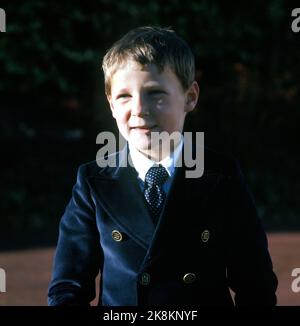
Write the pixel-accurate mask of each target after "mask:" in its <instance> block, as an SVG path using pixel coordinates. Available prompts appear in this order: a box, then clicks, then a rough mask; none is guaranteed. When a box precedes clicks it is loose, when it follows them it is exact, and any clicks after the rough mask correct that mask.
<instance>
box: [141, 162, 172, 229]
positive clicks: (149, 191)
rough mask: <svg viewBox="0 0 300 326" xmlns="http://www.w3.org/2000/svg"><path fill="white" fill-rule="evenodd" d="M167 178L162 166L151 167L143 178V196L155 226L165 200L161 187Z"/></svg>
mask: <svg viewBox="0 0 300 326" xmlns="http://www.w3.org/2000/svg"><path fill="white" fill-rule="evenodd" d="M168 177H169V175H168V172H167V170H166V169H165V168H164V167H163V166H162V165H158V166H152V167H151V168H150V169H149V170H148V172H147V173H146V176H145V191H144V196H145V199H146V202H147V206H148V208H149V211H150V213H151V216H152V218H153V221H154V223H155V224H156V223H157V221H158V218H159V216H160V213H161V210H162V207H163V203H164V200H165V198H166V194H165V192H164V190H163V188H162V186H163V184H164V183H165V182H166V181H167V179H168Z"/></svg>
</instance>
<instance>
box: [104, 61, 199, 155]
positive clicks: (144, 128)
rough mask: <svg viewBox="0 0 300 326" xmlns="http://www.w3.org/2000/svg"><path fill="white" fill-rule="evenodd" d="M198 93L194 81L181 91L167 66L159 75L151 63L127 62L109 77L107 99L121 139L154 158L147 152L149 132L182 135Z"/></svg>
mask: <svg viewBox="0 0 300 326" xmlns="http://www.w3.org/2000/svg"><path fill="white" fill-rule="evenodd" d="M198 94H199V89H198V85H197V83H196V82H193V84H192V85H191V87H190V88H189V89H188V90H187V91H184V90H183V88H182V86H181V84H180V81H179V80H178V78H177V76H176V75H175V74H174V73H173V71H172V70H171V69H170V68H168V67H166V68H165V69H164V70H163V71H162V72H160V71H159V70H158V68H157V66H156V65H154V64H150V65H146V66H141V65H140V64H138V63H136V62H133V61H129V62H128V63H127V64H126V65H124V66H123V67H122V68H120V69H119V70H117V71H116V72H115V74H114V75H113V76H112V79H111V93H110V94H109V95H108V96H107V98H108V101H109V103H110V107H111V110H112V114H113V117H114V118H115V119H116V122H117V125H118V128H119V131H120V133H121V134H122V135H123V137H124V138H125V139H126V140H127V141H129V142H130V143H131V144H132V145H133V146H134V147H135V148H136V149H138V150H139V151H140V152H142V153H144V154H146V155H150V156H153V155H152V154H153V153H152V152H153V150H154V149H153V148H152V149H151V152H149V148H150V145H151V132H162V131H166V132H167V133H168V134H171V133H173V132H175V131H177V132H180V133H181V132H182V130H183V124H184V119H185V116H186V113H187V112H189V111H192V110H193V109H194V107H195V105H196V103H197V100H198ZM151 153H152V154H151ZM154 156H155V155H154Z"/></svg>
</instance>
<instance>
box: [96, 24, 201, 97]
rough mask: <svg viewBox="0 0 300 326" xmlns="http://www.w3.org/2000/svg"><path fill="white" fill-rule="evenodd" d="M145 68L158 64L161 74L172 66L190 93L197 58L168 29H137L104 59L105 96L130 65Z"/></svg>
mask: <svg viewBox="0 0 300 326" xmlns="http://www.w3.org/2000/svg"><path fill="white" fill-rule="evenodd" d="M129 60H133V61H134V62H137V63H139V64H141V65H142V66H144V65H147V64H155V65H156V66H157V67H158V69H159V71H163V70H164V68H165V67H166V66H169V67H170V68H171V70H172V71H173V72H174V73H175V75H176V76H177V78H178V79H179V81H180V83H181V85H182V87H183V89H184V90H187V89H188V88H189V86H190V85H191V84H192V82H193V81H194V78H195V58H194V55H193V53H192V50H191V49H190V47H189V46H188V44H187V43H186V42H185V41H184V40H183V39H182V38H180V37H179V36H177V35H176V33H175V32H174V31H173V30H171V29H169V28H161V27H152V26H143V27H138V28H135V29H133V30H131V31H129V32H128V33H127V34H126V35H124V36H123V37H122V38H121V39H120V40H118V41H117V42H116V43H114V44H113V46H112V47H111V48H110V49H109V50H108V51H107V53H106V55H105V56H104V58H103V62H102V68H103V71H104V79H105V93H106V94H108V95H109V94H110V92H111V78H112V76H113V74H114V73H115V72H116V71H117V70H118V69H120V68H121V67H122V66H123V65H125V64H126V62H127V61H129Z"/></svg>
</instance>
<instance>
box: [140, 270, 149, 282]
mask: <svg viewBox="0 0 300 326" xmlns="http://www.w3.org/2000/svg"><path fill="white" fill-rule="evenodd" d="M139 282H140V284H141V285H148V284H149V283H150V274H148V273H143V274H141V275H140V279H139Z"/></svg>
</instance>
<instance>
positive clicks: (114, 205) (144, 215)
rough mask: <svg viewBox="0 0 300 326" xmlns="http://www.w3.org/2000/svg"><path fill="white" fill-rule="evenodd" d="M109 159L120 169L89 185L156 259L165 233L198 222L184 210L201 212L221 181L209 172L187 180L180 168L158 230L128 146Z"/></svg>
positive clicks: (102, 172) (111, 169) (109, 169)
mask: <svg viewBox="0 0 300 326" xmlns="http://www.w3.org/2000/svg"><path fill="white" fill-rule="evenodd" d="M109 159H110V160H111V163H115V165H116V166H114V167H113V164H111V165H112V167H106V168H102V169H101V168H99V170H98V173H97V175H96V176H93V177H89V183H90V185H91V187H92V189H93V190H94V192H95V194H96V197H97V199H98V201H99V202H100V204H101V206H102V207H103V208H104V209H105V211H106V212H107V214H108V215H109V216H110V218H111V219H112V220H113V221H114V222H115V223H116V224H117V225H119V226H120V228H122V230H123V231H124V232H126V233H127V234H128V235H129V236H130V237H131V238H132V239H133V240H135V241H136V243H138V244H139V245H140V246H142V247H143V248H144V249H146V250H147V251H148V253H151V255H152V256H153V255H156V254H158V253H159V246H160V245H159V244H160V243H161V242H162V241H164V232H166V231H168V230H174V232H176V230H180V225H182V223H183V221H184V223H190V221H189V219H193V218H194V217H193V216H191V215H192V214H185V215H184V216H181V214H180V210H181V211H184V210H186V208H187V207H189V209H190V210H192V207H191V205H192V206H195V208H196V209H197V210H199V209H200V207H201V205H203V204H204V202H205V200H206V199H207V197H208V196H209V194H210V193H211V191H212V190H213V189H214V187H215V186H216V185H217V183H218V180H219V177H220V175H219V174H218V173H217V172H215V171H210V170H209V169H205V170H204V174H203V175H202V177H201V178H199V179H187V178H185V172H186V170H187V168H186V167H185V166H183V167H180V168H178V167H177V168H176V171H175V173H176V175H175V179H174V182H173V185H172V188H171V189H170V192H169V194H168V197H167V200H166V203H165V210H164V213H163V214H162V216H161V219H160V221H159V223H158V225H157V228H156V227H155V226H154V224H153V221H152V218H151V216H150V214H149V212H148V209H147V207H146V205H145V199H144V196H143V194H142V192H141V190H140V187H139V184H138V179H137V172H136V170H135V169H134V168H133V167H132V166H130V165H129V161H128V160H130V155H129V149H128V146H125V147H124V149H123V150H122V151H120V152H119V153H117V155H113V156H111V157H110V158H109ZM125 163H127V166H126V164H125ZM195 192H196V193H197V202H195V200H192V198H195ZM178 203H180V210H179V209H178ZM178 232H179V231H178Z"/></svg>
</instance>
